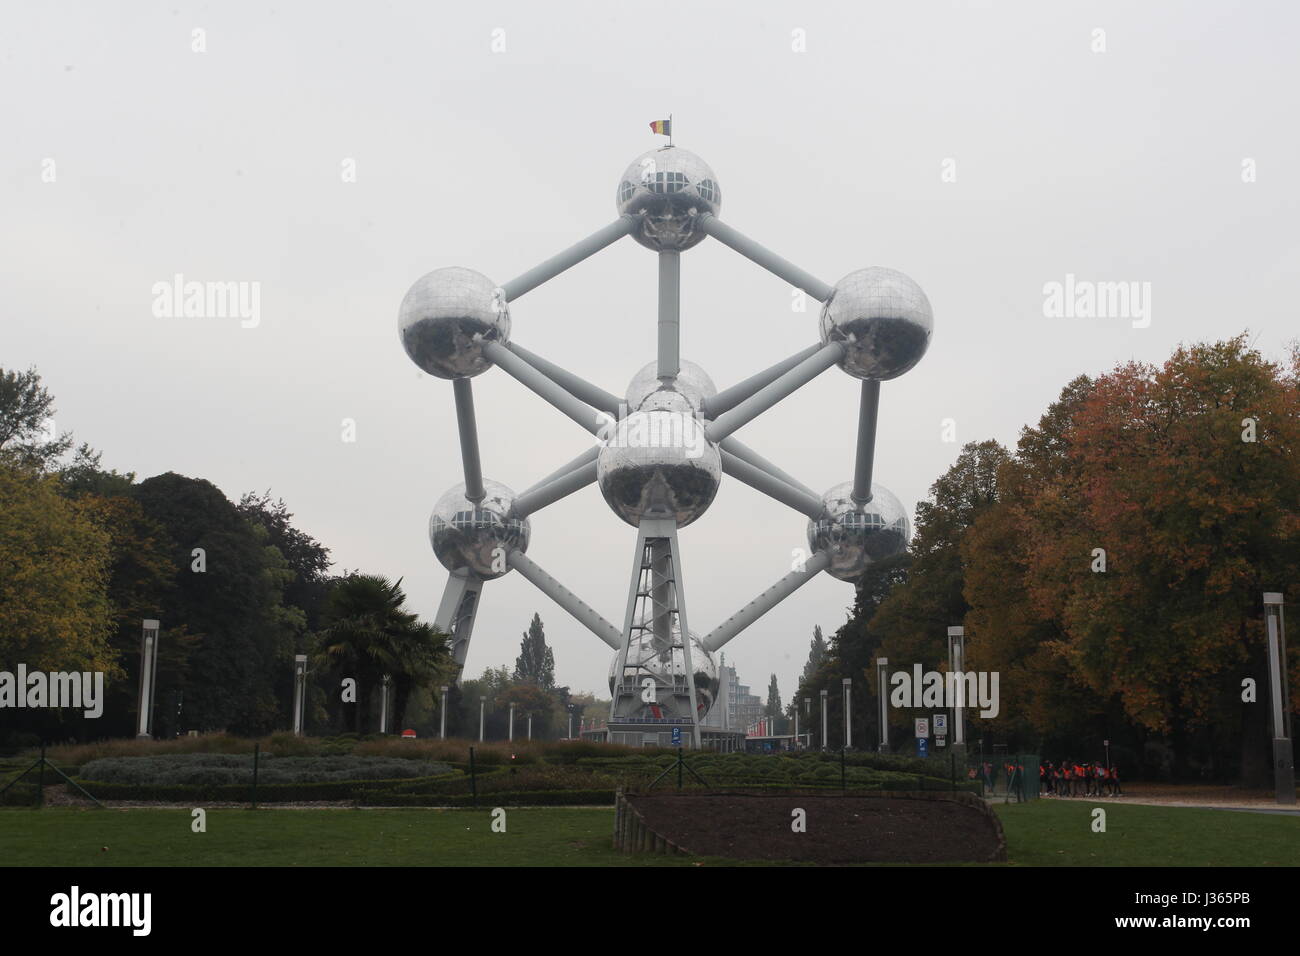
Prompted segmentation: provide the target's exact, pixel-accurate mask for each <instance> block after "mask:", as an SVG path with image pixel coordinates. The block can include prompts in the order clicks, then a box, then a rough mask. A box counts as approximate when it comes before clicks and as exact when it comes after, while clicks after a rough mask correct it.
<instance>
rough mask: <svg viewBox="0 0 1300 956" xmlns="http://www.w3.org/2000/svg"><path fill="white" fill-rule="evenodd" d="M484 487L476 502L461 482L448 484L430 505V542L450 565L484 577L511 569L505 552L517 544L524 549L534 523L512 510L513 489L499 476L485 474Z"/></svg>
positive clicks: (484, 578) (492, 576)
mask: <svg viewBox="0 0 1300 956" xmlns="http://www.w3.org/2000/svg"><path fill="white" fill-rule="evenodd" d="M483 489H484V491H486V492H487V494H486V495H485V496H484V498H483V500H482V501H480V502H479V503H478V504H475V503H474V502H472V501H470V500H469V499H468V498H466V497H465V484H464V482H462V483H461V484H459V485H457V486H456V487H454V488H452V489H451V490H450V491H448V492H447V493H446V494H444V495H443V496H442V497H441V498H439V499H438V503H437V504H436V505H434V506H433V514H432V515H430V516H429V543H430V544H432V545H433V553H434V554H435V555H437V556H438V560H439V561H441V562H442V566H443V567H445V568H446V569H447V570H448V571H467V570H468V571H471V572H473V573H474V574H476V575H478V576H479V577H480V578H482V579H483V580H485V581H490V580H491V579H493V578H499V577H501V576H502V575H504V574H506V572H508V571H509V570H510V569H509V568H508V567H506V565H505V557H506V555H508V554H509V553H510V552H511V551H513V550H514V549H515V548H518V549H519V550H520V551H527V550H528V539H529V537H530V536H531V535H532V526H531V525H530V524H529V522H528V519H527V518H514V517H511V516H510V509H511V508H512V507H513V506H514V503H515V493H514V492H513V491H511V490H510V489H509V488H507V487H506V486H505V485H503V484H501V483H500V482H499V481H488V480H487V479H484V480H483Z"/></svg>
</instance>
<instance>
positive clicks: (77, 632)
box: [0, 464, 121, 719]
mask: <svg viewBox="0 0 1300 956" xmlns="http://www.w3.org/2000/svg"><path fill="white" fill-rule="evenodd" d="M111 562H112V555H111V550H110V538H109V535H108V534H107V533H106V532H105V531H104V530H103V529H101V528H100V527H99V526H98V525H97V524H96V522H95V521H94V520H93V518H92V517H91V514H90V513H89V509H88V508H86V507H85V506H83V505H81V504H79V503H77V502H71V501H68V500H66V499H65V498H63V497H62V496H61V495H60V494H59V493H58V485H57V482H56V481H55V480H54V479H52V478H46V477H42V476H40V475H35V474H32V473H30V472H28V471H26V470H24V469H21V468H17V467H13V466H11V465H5V464H0V669H3V670H7V671H9V672H11V673H12V672H14V671H15V669H16V668H17V665H18V664H20V663H22V664H26V665H27V668H28V669H29V670H31V671H103V672H105V674H106V677H107V683H109V684H110V685H111V684H112V682H113V680H114V679H115V678H117V677H119V676H120V673H121V672H120V671H119V669H118V667H117V665H116V654H114V652H113V650H112V647H111V644H110V641H109V637H110V633H111V631H112V626H113V608H112V605H111V604H110V603H109V600H108V578H109V571H110V566H111ZM6 719H8V718H7V717H6Z"/></svg>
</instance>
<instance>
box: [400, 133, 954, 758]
mask: <svg viewBox="0 0 1300 956" xmlns="http://www.w3.org/2000/svg"><path fill="white" fill-rule="evenodd" d="M615 200H616V203H617V207H618V218H617V219H616V220H614V222H612V223H611V224H609V225H608V226H606V227H604V228H603V229H601V230H599V231H598V232H596V233H594V234H593V235H591V236H589V237H588V238H586V239H584V240H582V241H581V242H579V243H577V244H576V245H574V246H572V247H571V248H569V249H566V250H565V251H563V252H561V253H559V254H558V255H556V256H554V257H552V258H550V259H548V260H546V261H545V262H543V263H541V264H540V265H538V266H536V267H535V268H533V269H531V270H529V271H528V272H525V273H524V274H523V275H520V276H518V277H517V278H514V279H512V280H510V281H509V282H506V283H504V284H502V285H499V286H498V285H496V284H495V283H494V282H493V281H492V280H491V279H489V278H487V277H486V276H484V275H482V274H481V273H478V272H475V271H473V270H471V269H465V268H459V267H451V268H442V269H436V270H434V271H433V272H430V273H428V274H427V275H425V276H423V277H422V278H420V279H419V280H417V281H416V283H415V284H414V285H413V286H412V287H411V289H410V291H409V292H407V294H406V297H405V298H404V299H403V300H402V304H401V309H400V314H399V317H398V324H399V332H400V337H401V340H402V345H403V347H404V348H405V349H406V353H407V355H409V356H410V358H411V360H412V361H413V362H415V364H416V365H418V366H419V367H420V368H421V369H423V370H424V371H425V372H428V373H429V374H430V375H434V376H437V377H438V378H444V379H450V380H451V383H452V389H453V392H454V396H455V402H456V419H457V425H458V429H459V434H460V446H461V457H462V462H463V466H464V478H465V480H464V482H463V483H462V484H458V485H456V486H455V487H453V488H452V489H450V490H449V491H447V492H446V493H445V494H444V495H443V496H442V497H441V498H440V499H439V500H438V502H437V504H436V505H435V506H434V509H433V514H432V516H431V517H430V519H429V540H430V543H431V544H432V546H433V551H434V554H435V555H436V556H437V558H438V560H439V561H440V562H441V563H442V565H443V566H444V567H445V568H446V569H447V570H448V571H449V572H450V578H449V580H448V583H447V586H446V589H445V590H444V592H443V597H442V601H441V602H440V604H439V608H438V613H437V617H436V619H435V623H436V624H437V626H438V627H439V628H440V629H442V630H444V631H446V632H448V633H449V634H450V635H451V638H452V652H453V656H454V658H455V661H456V664H457V666H458V667H460V668H463V666H464V663H465V658H466V655H467V653H468V650H469V642H470V636H471V633H472V631H473V626H474V618H475V614H476V612H477V610H478V605H479V599H480V596H481V594H482V591H483V586H484V584H485V583H486V582H488V581H491V580H493V579H495V578H499V577H501V576H502V575H505V574H507V573H509V572H511V571H517V572H518V573H519V574H521V575H523V577H525V578H526V579H527V580H529V581H530V582H532V583H533V584H534V585H536V586H537V587H538V588H539V589H540V590H541V591H542V592H543V593H545V594H546V595H547V596H549V597H550V598H551V599H553V600H554V601H555V602H556V603H557V604H559V605H560V606H561V607H562V608H564V609H565V610H566V611H567V612H568V613H569V614H571V615H572V616H573V617H574V618H576V619H577V620H578V621H579V622H580V623H581V624H583V625H584V626H585V627H587V628H588V629H589V630H591V631H592V633H594V634H595V635H596V636H597V637H598V638H600V639H601V640H602V641H604V642H605V643H606V644H608V645H609V647H610V649H611V650H612V651H613V660H612V661H611V664H610V678H609V679H610V691H611V696H612V704H611V708H610V716H609V723H608V729H609V737H608V739H610V740H611V741H612V742H617V743H633V744H635V745H642V744H649V743H655V744H667V743H668V742H669V739H670V737H671V736H672V733H671V732H672V730H673V728H674V727H676V728H679V729H680V731H681V737H682V738H683V739H684V742H686V743H687V744H688V745H691V744H693V745H694V746H695V747H697V748H698V747H700V746H701V735H700V722H701V720H702V719H703V717H704V716H705V714H707V713H708V710H709V708H710V706H711V705H712V703H713V701H714V698H715V695H716V693H717V690H718V668H717V665H716V664H715V662H714V655H715V654H716V653H717V652H718V650H719V649H720V648H721V647H723V646H724V645H725V644H726V643H727V642H728V641H730V640H731V639H732V638H734V637H735V636H736V635H737V634H739V633H740V632H741V631H743V630H744V629H745V628H747V627H748V626H749V625H751V624H753V623H754V622H755V621H756V620H758V619H759V617H761V616H762V615H763V614H765V613H766V612H767V611H769V610H771V609H772V608H773V607H775V606H776V605H777V604H778V603H780V602H781V601H782V600H784V599H785V598H787V597H789V596H790V595H791V594H793V593H794V592H795V591H796V590H797V589H798V588H799V587H800V586H802V585H803V584H805V583H806V582H807V581H809V580H811V579H812V578H813V577H814V576H816V575H817V574H819V573H821V572H823V571H824V572H826V573H828V574H830V575H832V576H834V577H835V578H838V579H839V580H842V581H848V582H855V581H857V580H859V579H860V577H861V575H862V572H863V571H864V569H865V568H866V567H867V566H868V565H869V564H870V563H872V562H874V561H879V560H881V559H883V558H886V557H889V556H890V555H894V554H897V553H899V552H901V551H903V550H905V549H906V547H907V542H908V538H909V535H910V528H909V524H908V518H907V513H906V512H905V510H904V509H903V507H902V506H901V505H900V504H899V502H898V499H897V498H895V497H894V496H893V495H892V494H890V492H889V491H887V490H886V489H885V488H882V487H881V486H880V485H877V484H873V483H872V469H873V462H874V457H875V444H876V420H877V411H878V407H879V400H880V383H881V382H883V381H888V380H890V379H893V378H897V377H898V376H900V375H902V374H903V373H904V372H907V371H908V370H910V369H911V368H913V367H914V366H915V365H916V364H917V362H919V361H920V360H921V358H922V356H924V354H925V352H926V349H927V348H928V347H929V344H930V336H931V334H932V330H933V315H932V312H931V309H930V303H929V300H928V299H926V297H925V293H924V292H922V291H921V289H920V287H918V286H917V284H916V283H915V282H913V281H912V280H911V279H909V278H908V277H907V276H905V275H903V274H902V273H901V272H896V271H894V270H893V269H886V268H880V267H870V268H866V269H861V270H859V271H856V272H851V273H849V274H848V275H846V276H845V277H844V278H842V279H840V280H839V282H837V283H835V284H834V285H828V284H827V283H825V282H822V281H821V280H819V279H817V278H815V277H814V276H812V275H811V274H809V273H807V272H805V271H804V270H803V269H800V268H799V267H797V266H795V265H794V264H793V263H791V262H788V261H786V260H785V259H783V258H781V257H780V256H777V255H775V254H774V253H772V252H770V251H768V250H767V249H765V248H764V247H763V246H761V245H759V244H758V243H756V242H754V241H753V240H752V239H750V238H748V237H747V236H745V235H743V234H741V233H740V232H737V231H736V230H735V229H733V228H732V227H731V226H729V225H727V224H726V223H724V222H723V221H722V220H721V219H720V218H719V214H720V212H721V207H722V192H721V188H720V186H719V183H718V178H717V176H715V175H714V173H713V171H712V170H711V169H710V168H709V166H708V165H707V164H706V163H705V162H704V161H703V160H702V159H700V157H698V156H696V155H695V154H693V153H690V152H688V151H686V150H684V149H681V148H680V147H675V146H666V147H663V148H659V149H654V150H651V151H649V152H647V153H645V154H644V155H642V156H640V157H638V158H637V159H636V160H634V161H633V162H632V164H631V165H630V166H629V167H628V168H627V171H626V172H625V173H624V174H623V176H622V177H621V178H620V179H619V182H618V187H617V192H616V196H615ZM624 236H631V237H632V238H633V239H634V240H635V241H636V242H638V243H639V244H641V245H642V246H645V247H646V248H647V249H650V250H651V251H653V252H655V253H656V254H657V257H658V280H659V281H658V291H659V313H658V333H659V334H658V350H657V351H658V354H657V356H656V358H655V360H654V361H653V362H651V363H649V364H648V365H646V366H645V367H644V368H643V369H642V370H641V371H640V372H638V373H637V374H636V375H635V376H634V377H633V379H632V381H631V383H630V384H629V385H628V387H627V390H626V392H625V394H624V395H622V396H617V395H614V394H611V393H609V392H606V391H604V390H603V389H601V388H599V387H597V386H596V385H593V384H591V383H589V382H587V381H585V380H584V379H582V378H580V377H579V376H577V375H575V374H573V373H572V372H569V371H567V370H566V369H564V368H562V367H560V366H559V365H556V364H554V363H552V362H550V361H547V360H546V359H544V358H542V357H541V356H539V355H536V354H534V353H533V352H530V351H528V350H527V349H525V348H523V347H522V346H520V345H519V344H518V343H516V342H514V341H512V340H511V331H512V318H513V315H512V312H513V311H514V310H515V309H516V306H517V304H518V303H519V301H520V300H521V299H522V298H523V297H524V296H525V295H526V294H527V293H528V292H529V291H531V290H532V289H535V288H537V287H538V286H539V285H541V284H542V283H544V282H546V281H547V280H549V279H552V278H554V277H555V276H557V275H559V274H560V273H562V272H564V271H565V270H566V269H569V268H571V267H572V266H574V265H576V264H578V263H579V262H582V261H583V260H585V259H587V258H588V257H590V256H592V255H594V254H595V253H596V252H599V251H600V250H601V249H603V248H605V247H606V246H608V245H611V244H612V243H614V242H616V241H617V240H619V239H621V238H623V237H624ZM709 237H711V238H713V239H715V240H717V241H718V242H721V243H723V244H724V245H726V246H729V247H730V248H731V249H733V250H735V251H736V252H738V253H740V254H741V255H742V256H744V257H746V258H747V259H750V260H752V261H753V262H754V263H756V264H758V265H759V266H761V267H763V268H764V269H767V270H768V271H769V272H772V273H774V274H775V275H777V276H778V277H780V278H781V279H783V280H785V281H786V282H788V283H790V284H791V285H792V286H794V287H796V288H798V289H801V290H803V292H804V293H805V294H806V295H808V296H811V297H812V298H814V299H816V300H817V301H818V302H820V303H822V308H821V315H820V325H819V330H818V331H819V333H820V334H819V338H818V341H817V342H815V343H814V344H812V345H810V346H809V347H808V348H806V349H804V350H803V351H801V352H798V353H797V354H795V355H792V356H790V357H789V358H787V359H785V360H783V361H781V362H778V363H776V364H775V365H773V366H771V367H770V368H768V369H765V370H763V371H760V372H758V373H757V374H755V375H752V376H751V377H749V378H747V379H745V380H744V381H742V382H739V383H738V384H735V385H732V386H731V387H730V388H726V389H724V390H722V391H719V390H718V389H717V388H716V387H715V386H714V384H713V382H712V381H711V380H710V378H709V376H708V375H707V374H706V373H705V372H704V370H703V369H701V368H700V367H699V366H698V365H695V364H694V363H692V362H688V361H685V360H684V359H682V358H681V356H680V354H679V339H680V336H679V330H680V275H681V272H680V270H681V255H682V253H683V252H685V251H686V250H688V249H691V248H693V247H694V246H696V245H698V244H699V243H701V242H703V241H704V240H705V239H706V238H709ZM833 365H838V366H839V367H840V368H841V369H843V370H844V371H845V372H847V373H848V374H849V375H851V376H853V377H854V378H857V379H860V380H861V382H862V392H861V401H860V405H859V409H858V423H857V446H856V458H855V462H854V470H853V478H852V480H851V481H847V482H845V483H843V484H840V485H836V486H835V487H834V488H831V489H830V490H829V491H827V492H826V493H825V494H820V495H819V494H817V493H816V492H814V491H813V490H811V489H810V488H808V487H807V486H805V485H804V484H802V483H801V482H800V481H799V480H798V479H796V478H794V477H793V476H791V475H790V474H788V473H787V472H786V471H784V470H782V469H781V468H780V467H778V466H777V465H775V464H773V463H772V462H770V461H768V460H767V459H766V458H764V457H762V456H761V455H760V454H758V453H757V452H756V451H754V450H753V449H751V448H749V447H748V446H747V445H745V444H743V443H742V442H741V441H740V440H739V439H738V438H737V437H736V434H735V433H736V432H737V431H739V430H740V429H741V428H742V427H743V426H744V425H746V424H748V423H749V422H751V421H753V420H754V419H755V418H757V417H758V416H759V415H760V414H762V413H763V412H764V411H766V410H768V409H770V408H771V407H772V406H774V405H776V404H777V403H778V402H780V401H782V400H784V399H786V398H788V397H789V396H790V395H792V394H793V393H794V392H795V391H797V390H798V389H799V388H801V387H802V386H803V385H805V384H807V383H808V382H809V381H811V380H812V379H813V378H815V377H816V376H817V375H819V374H821V373H822V372H824V371H826V370H827V369H829V368H830V367H831V366H833ZM494 366H495V367H496V368H499V369H501V370H502V371H503V372H505V373H506V374H507V375H510V376H511V377H513V378H514V379H516V380H517V381H519V382H520V383H521V384H523V385H524V386H525V387H527V388H528V389H530V390H531V391H533V392H534V393H536V394H537V395H538V396H539V397H540V398H542V399H544V400H545V401H546V402H548V403H549V404H551V405H553V406H554V407H555V408H557V409H558V410H559V411H560V412H562V413H563V414H565V415H566V416H568V417H569V418H570V419H572V420H573V421H574V422H575V423H577V425H578V426H580V427H581V428H584V429H586V431H588V432H589V433H590V434H591V435H592V436H594V437H595V439H596V444H595V445H594V446H593V447H591V448H589V449H588V450H587V451H585V452H583V453H582V454H580V455H578V456H577V457H576V458H574V459H573V460H572V461H570V462H568V463H567V464H564V465H562V466H561V467H559V468H557V469H556V470H555V471H554V472H552V473H551V474H549V475H547V476H546V477H544V478H542V479H541V480H540V481H538V482H537V483H536V484H534V485H533V486H532V487H530V488H527V489H526V490H524V491H522V492H519V493H518V494H516V493H515V492H513V491H512V490H511V489H509V488H507V487H506V486H505V485H503V484H500V483H499V482H496V481H490V480H487V479H485V478H484V477H483V472H482V467H481V464H480V460H479V448H478V434H477V428H476V425H475V417H474V395H473V388H472V379H473V378H474V377H475V376H477V375H480V374H481V373H483V372H485V371H487V370H488V369H489V368H492V367H494ZM723 474H726V475H728V476H730V477H732V478H735V479H736V480H738V481H741V482H744V483H745V484H747V485H750V486H751V487H753V488H755V489H757V490H758V491H760V492H762V493H763V494H765V495H768V496H769V497H771V498H774V499H775V500H776V501H778V502H780V503H781V504H784V505H786V506H787V507H789V508H793V509H794V510H795V511H797V512H799V513H800V514H802V515H804V516H805V517H806V518H807V520H808V525H807V535H808V544H809V549H810V556H809V557H808V559H807V560H806V561H805V562H804V563H803V565H802V566H801V567H800V568H798V569H797V570H794V571H792V572H790V573H789V574H787V575H786V576H785V577H783V578H781V579H780V580H779V581H777V582H776V583H775V584H773V585H772V586H771V587H769V588H768V589H767V590H765V591H763V592H762V593H761V594H760V595H758V597H756V598H755V599H754V600H752V601H751V602H749V603H748V604H747V605H745V606H744V607H742V608H741V609H740V610H739V611H737V612H736V613H735V614H734V615H732V616H731V617H730V618H728V619H727V620H726V621H723V622H722V623H721V624H719V625H718V626H717V627H715V628H714V629H713V630H712V631H709V632H708V633H706V634H703V635H701V634H699V633H697V632H695V631H692V630H691V629H690V627H689V625H688V619H687V605H686V595H685V590H684V582H683V574H682V561H681V553H680V549H679V547H678V539H677V530H678V529H679V528H681V527H684V526H685V525H688V524H690V523H691V522H693V521H696V520H697V519H699V518H700V516H701V515H703V514H704V513H705V511H707V510H708V507H709V505H710V504H711V503H712V502H713V500H714V497H715V496H716V495H717V492H718V486H719V483H720V481H721V477H722V475H723ZM593 482H596V483H598V485H599V487H600V491H601V494H602V495H603V496H604V499H605V501H606V502H607V503H608V504H609V507H610V509H611V510H612V511H613V512H614V513H615V514H616V515H618V517H620V518H621V519H623V520H624V521H625V522H627V523H628V524H629V525H631V526H633V527H635V528H636V529H637V539H636V545H635V548H634V552H633V554H634V557H633V561H632V570H631V577H630V582H629V585H628V592H627V600H626V604H625V613H624V618H623V626H622V627H621V628H619V627H615V626H614V625H613V624H611V623H610V622H609V621H607V620H605V618H603V617H601V616H600V615H599V614H597V613H596V612H595V611H594V610H593V609H592V608H591V607H589V606H588V605H587V604H586V603H584V602H583V601H582V600H580V599H579V598H578V597H577V596H576V595H575V594H574V593H573V592H571V591H570V590H569V589H567V588H566V587H564V586H563V585H562V584H560V583H559V582H558V581H556V580H555V579H554V578H553V577H551V576H550V575H549V574H547V573H546V571H544V570H543V569H542V568H541V567H540V566H539V565H538V564H537V563H536V562H535V561H534V560H533V559H532V558H530V557H528V555H527V551H528V547H529V543H530V539H531V526H530V523H529V516H530V515H532V514H533V513H534V512H537V511H539V510H540V509H542V508H545V507H546V506H547V505H550V504H553V503H554V502H556V501H559V500H560V499H561V498H564V497H565V496H567V495H570V494H572V493H574V492H575V491H578V490H579V489H581V488H584V487H586V486H587V485H590V484H592V483H593Z"/></svg>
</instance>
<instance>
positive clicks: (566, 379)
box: [506, 342, 623, 416]
mask: <svg viewBox="0 0 1300 956" xmlns="http://www.w3.org/2000/svg"><path fill="white" fill-rule="evenodd" d="M506 348H508V349H509V350H510V351H512V352H514V353H515V354H516V355H518V356H519V357H520V358H521V359H523V360H524V361H525V362H527V363H528V364H529V365H531V366H532V367H533V368H535V369H537V371H539V372H541V373H542V374H543V375H545V376H546V377H547V378H549V379H550V380H551V381H552V382H554V383H555V384H556V385H559V386H560V387H561V388H565V389H568V390H569V391H570V392H572V393H573V394H574V395H575V396H577V397H578V398H580V399H582V400H583V401H584V402H586V403H587V404H588V405H590V406H592V407H593V408H598V409H600V410H601V411H602V412H609V413H610V414H611V415H614V416H617V415H618V414H619V406H620V405H621V404H622V402H623V400H622V399H621V398H619V397H618V396H617V395H611V394H610V393H609V392H607V391H605V390H604V389H603V388H600V387H598V386H596V385H592V384H591V383H590V382H588V381H587V380H586V379H583V378H579V377H578V376H577V375H574V374H573V373H572V372H570V371H569V370H568V369H563V368H560V366H558V365H556V364H555V363H554V362H548V361H547V360H546V359H544V358H542V357H541V356H540V355H538V354H537V353H536V352H530V351H529V350H528V349H526V348H524V347H523V346H522V345H519V344H518V343H515V342H507V343H506Z"/></svg>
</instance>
